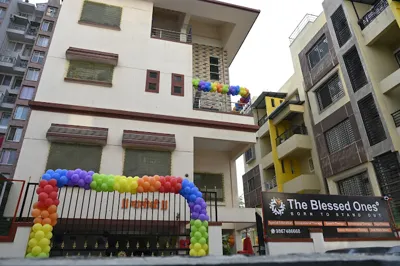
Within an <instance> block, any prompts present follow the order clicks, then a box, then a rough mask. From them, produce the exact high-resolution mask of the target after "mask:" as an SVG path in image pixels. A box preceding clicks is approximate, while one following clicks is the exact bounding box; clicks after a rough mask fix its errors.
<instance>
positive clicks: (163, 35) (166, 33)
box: [151, 26, 192, 43]
mask: <svg viewBox="0 0 400 266" xmlns="http://www.w3.org/2000/svg"><path fill="white" fill-rule="evenodd" d="M151 37H152V38H156V39H162V40H166V41H173V42H182V43H192V28H191V27H190V26H188V27H187V30H186V32H182V31H173V30H167V29H160V28H151Z"/></svg>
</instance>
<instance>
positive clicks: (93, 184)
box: [90, 181, 97, 189]
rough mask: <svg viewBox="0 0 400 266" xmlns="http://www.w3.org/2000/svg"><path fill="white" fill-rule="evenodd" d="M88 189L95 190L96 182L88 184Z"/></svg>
mask: <svg viewBox="0 0 400 266" xmlns="http://www.w3.org/2000/svg"><path fill="white" fill-rule="evenodd" d="M90 188H91V189H96V188H97V182H96V181H92V183H90Z"/></svg>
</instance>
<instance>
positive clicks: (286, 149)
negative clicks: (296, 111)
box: [276, 125, 312, 160]
mask: <svg viewBox="0 0 400 266" xmlns="http://www.w3.org/2000/svg"><path fill="white" fill-rule="evenodd" d="M276 145H277V146H278V147H277V150H278V158H279V159H280V160H281V159H284V158H286V157H289V156H290V157H301V156H303V155H304V154H305V153H308V152H309V151H310V150H311V148H312V146H311V138H310V136H308V133H307V128H306V127H305V126H303V125H302V126H295V127H292V128H291V129H289V130H287V131H285V132H284V133H283V134H282V135H280V136H279V137H278V138H276Z"/></svg>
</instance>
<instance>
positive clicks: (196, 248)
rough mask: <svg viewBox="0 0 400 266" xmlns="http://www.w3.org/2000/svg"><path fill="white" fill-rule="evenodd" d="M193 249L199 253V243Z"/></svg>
mask: <svg viewBox="0 0 400 266" xmlns="http://www.w3.org/2000/svg"><path fill="white" fill-rule="evenodd" d="M193 249H194V250H196V251H197V252H199V250H200V249H201V245H200V244H199V243H196V244H194V245H193Z"/></svg>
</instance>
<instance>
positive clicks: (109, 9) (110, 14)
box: [80, 1, 122, 28]
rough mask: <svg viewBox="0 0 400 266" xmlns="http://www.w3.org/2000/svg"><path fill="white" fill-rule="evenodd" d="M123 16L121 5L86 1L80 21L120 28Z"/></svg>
mask: <svg viewBox="0 0 400 266" xmlns="http://www.w3.org/2000/svg"><path fill="white" fill-rule="evenodd" d="M121 16H122V8H121V7H118V6H111V5H106V4H102V3H97V2H91V1H85V2H84V4H83V9H82V14H81V19H80V21H82V22H88V23H93V24H99V25H105V26H110V27H118V28H119V26H120V24H121Z"/></svg>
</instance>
